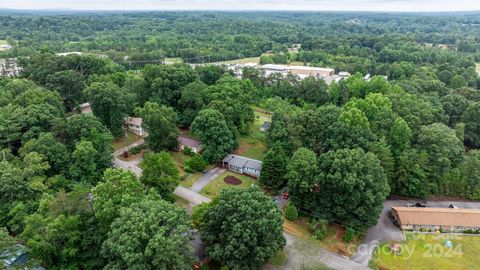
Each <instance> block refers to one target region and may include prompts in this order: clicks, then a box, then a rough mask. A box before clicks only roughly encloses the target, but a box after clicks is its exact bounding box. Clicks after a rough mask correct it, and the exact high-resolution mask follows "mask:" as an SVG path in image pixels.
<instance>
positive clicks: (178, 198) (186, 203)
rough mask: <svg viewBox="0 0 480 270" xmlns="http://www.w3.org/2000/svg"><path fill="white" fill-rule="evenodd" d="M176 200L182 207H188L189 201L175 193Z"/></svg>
mask: <svg viewBox="0 0 480 270" xmlns="http://www.w3.org/2000/svg"><path fill="white" fill-rule="evenodd" d="M175 202H176V203H177V204H178V205H179V206H180V207H182V208H187V206H188V204H189V202H188V201H187V200H185V199H183V198H180V197H178V196H177V195H175Z"/></svg>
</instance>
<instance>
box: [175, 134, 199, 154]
mask: <svg viewBox="0 0 480 270" xmlns="http://www.w3.org/2000/svg"><path fill="white" fill-rule="evenodd" d="M185 147H188V148H190V149H192V152H194V153H195V154H198V153H200V152H201V151H202V150H203V146H202V145H201V143H200V141H199V140H195V139H192V138H188V137H185V136H179V137H178V148H179V150H180V151H183V150H184V149H185Z"/></svg>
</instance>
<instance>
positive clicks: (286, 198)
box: [282, 191, 289, 200]
mask: <svg viewBox="0 0 480 270" xmlns="http://www.w3.org/2000/svg"><path fill="white" fill-rule="evenodd" d="M288 197H289V195H288V192H287V191H285V192H283V193H282V198H283V199H285V200H288Z"/></svg>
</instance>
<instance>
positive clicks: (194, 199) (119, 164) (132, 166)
mask: <svg viewBox="0 0 480 270" xmlns="http://www.w3.org/2000/svg"><path fill="white" fill-rule="evenodd" d="M144 143H145V141H144V140H143V139H142V140H140V141H138V142H136V143H134V144H131V145H130V146H129V147H130V148H131V147H134V146H137V145H142V144H144ZM127 148H128V147H124V148H121V149H119V150H117V151H115V153H114V154H115V160H114V166H115V168H122V169H125V170H127V171H131V172H133V173H135V174H136V175H137V176H138V177H140V176H141V175H142V169H141V168H140V167H138V160H133V161H123V160H121V159H118V158H117V156H119V155H121V154H122V153H123V152H124V151H126V150H127ZM212 180H213V179H212ZM173 193H174V194H175V195H177V196H179V197H180V198H182V199H185V200H187V201H189V202H190V203H191V204H192V205H198V204H201V203H204V202H210V201H211V199H210V198H207V197H205V196H203V195H201V194H198V193H196V192H194V191H192V190H190V189H187V188H184V187H181V186H178V187H177V188H176V189H175V191H174V192H173Z"/></svg>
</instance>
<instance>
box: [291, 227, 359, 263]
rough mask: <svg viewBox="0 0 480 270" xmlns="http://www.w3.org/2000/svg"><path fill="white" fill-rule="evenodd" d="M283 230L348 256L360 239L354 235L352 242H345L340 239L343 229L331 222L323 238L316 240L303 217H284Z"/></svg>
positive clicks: (353, 251)
mask: <svg viewBox="0 0 480 270" xmlns="http://www.w3.org/2000/svg"><path fill="white" fill-rule="evenodd" d="M283 230H284V231H285V232H288V233H289V234H292V235H295V236H297V237H298V238H299V239H305V240H308V241H310V243H311V244H312V245H313V244H315V245H318V246H321V247H323V248H326V249H328V250H330V251H332V252H335V253H339V254H342V255H345V256H348V257H349V256H352V255H353V253H355V251H356V250H357V247H358V245H360V243H361V240H362V239H361V237H356V238H355V239H354V240H353V241H352V242H350V243H345V242H344V241H343V239H342V237H343V234H344V229H343V228H341V227H339V226H336V225H332V224H330V225H329V226H328V229H327V234H326V235H325V238H323V239H322V240H317V239H315V238H314V235H313V233H312V232H311V231H310V229H309V223H308V221H307V220H306V219H304V218H299V219H297V220H295V221H290V220H288V219H286V218H284V222H283Z"/></svg>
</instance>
